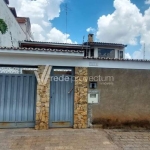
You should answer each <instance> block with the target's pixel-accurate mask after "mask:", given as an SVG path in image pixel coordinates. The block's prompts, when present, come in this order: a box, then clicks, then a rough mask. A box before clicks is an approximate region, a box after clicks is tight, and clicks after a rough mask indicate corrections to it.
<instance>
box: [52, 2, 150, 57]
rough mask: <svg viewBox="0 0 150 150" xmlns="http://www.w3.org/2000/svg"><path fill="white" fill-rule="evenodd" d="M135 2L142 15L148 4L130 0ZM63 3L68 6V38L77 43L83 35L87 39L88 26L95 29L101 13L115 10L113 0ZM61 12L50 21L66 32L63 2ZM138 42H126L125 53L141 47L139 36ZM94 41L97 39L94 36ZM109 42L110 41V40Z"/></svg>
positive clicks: (80, 41)
mask: <svg viewBox="0 0 150 150" xmlns="http://www.w3.org/2000/svg"><path fill="white" fill-rule="evenodd" d="M131 2H132V3H133V4H135V5H136V6H137V7H138V8H139V10H140V12H141V13H142V14H143V15H144V12H145V10H147V9H148V8H149V5H146V4H145V1H144V0H131ZM65 3H66V4H67V6H68V15H67V18H68V23H67V26H68V28H67V30H68V33H69V34H70V35H71V36H70V38H71V39H72V40H73V41H77V43H82V41H83V36H85V41H86V40H87V35H88V33H87V31H86V29H87V28H88V27H92V28H94V29H95V30H96V29H97V20H98V19H99V17H100V16H102V15H108V14H112V13H113V12H114V11H115V8H114V6H113V3H114V0H88V1H87V0H82V1H76V0H68V1H67V0H66V1H65ZM61 10H62V11H61V13H60V17H59V18H55V19H54V20H53V21H52V23H53V25H54V26H56V27H57V28H58V29H59V30H61V31H63V32H64V33H65V32H66V11H65V4H64V3H63V4H62V5H61ZM137 40H138V43H137V44H136V45H134V46H132V45H130V44H128V43H127V44H128V47H127V48H126V53H129V54H130V55H132V54H133V53H134V51H136V50H139V49H140V48H141V44H140V37H138V38H137ZM95 41H99V40H97V39H96V38H95ZM110 42H111V41H110Z"/></svg>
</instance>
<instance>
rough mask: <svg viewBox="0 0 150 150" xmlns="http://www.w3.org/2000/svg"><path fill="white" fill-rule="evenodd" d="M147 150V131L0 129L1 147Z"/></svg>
mask: <svg viewBox="0 0 150 150" xmlns="http://www.w3.org/2000/svg"><path fill="white" fill-rule="evenodd" d="M123 149H125V150H134V149H136V150H143V149H145V150H150V132H148V131H142V132H133V131H132V132H124V131H123V130H100V129H49V130H47V131H46V130H43V131H37V130H34V129H0V150H123Z"/></svg>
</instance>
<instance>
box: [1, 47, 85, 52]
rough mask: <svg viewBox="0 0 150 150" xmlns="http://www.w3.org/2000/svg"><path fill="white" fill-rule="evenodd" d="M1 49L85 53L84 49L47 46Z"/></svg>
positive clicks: (2, 48) (3, 48)
mask: <svg viewBox="0 0 150 150" xmlns="http://www.w3.org/2000/svg"><path fill="white" fill-rule="evenodd" d="M0 49H1V50H6V49H7V50H10V51H11V50H20V51H24V50H26V51H45V52H64V53H84V51H83V50H68V49H66V50H64V49H46V48H32V47H31V48H30V47H29V48H26V47H0Z"/></svg>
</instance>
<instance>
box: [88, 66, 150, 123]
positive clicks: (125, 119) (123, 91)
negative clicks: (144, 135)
mask: <svg viewBox="0 0 150 150" xmlns="http://www.w3.org/2000/svg"><path fill="white" fill-rule="evenodd" d="M88 74H89V76H99V75H100V76H101V77H102V79H103V80H104V78H105V77H107V76H111V77H114V81H106V82H105V81H98V85H97V89H98V90H99V92H100V96H99V104H93V105H92V123H93V124H103V125H105V126H107V125H122V124H123V125H129V124H132V125H133V124H134V125H138V126H149V121H150V92H149V90H150V70H128V69H102V68H100V69H94V68H89V69H88Z"/></svg>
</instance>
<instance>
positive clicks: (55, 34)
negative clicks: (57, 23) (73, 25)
mask: <svg viewBox="0 0 150 150" xmlns="http://www.w3.org/2000/svg"><path fill="white" fill-rule="evenodd" d="M69 36H70V35H69V34H64V33H62V32H61V31H59V30H57V29H56V28H55V27H54V28H52V29H51V30H50V32H49V33H48V34H47V37H48V41H50V42H53V41H55V42H61V43H66V42H67V43H73V42H72V41H71V40H70V39H68V38H69ZM66 38H67V41H66Z"/></svg>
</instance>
